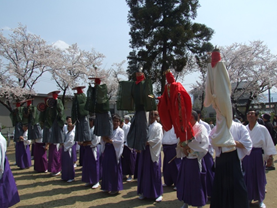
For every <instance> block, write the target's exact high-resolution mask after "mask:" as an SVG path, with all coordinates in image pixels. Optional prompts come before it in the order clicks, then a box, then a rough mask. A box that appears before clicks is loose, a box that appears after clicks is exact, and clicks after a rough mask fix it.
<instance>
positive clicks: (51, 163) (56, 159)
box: [47, 144, 62, 176]
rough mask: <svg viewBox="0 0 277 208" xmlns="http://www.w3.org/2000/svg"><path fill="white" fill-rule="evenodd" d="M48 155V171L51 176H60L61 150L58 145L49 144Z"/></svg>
mask: <svg viewBox="0 0 277 208" xmlns="http://www.w3.org/2000/svg"><path fill="white" fill-rule="evenodd" d="M47 148H49V153H48V171H49V172H51V174H52V176H58V175H60V174H61V153H62V148H60V144H49V147H47Z"/></svg>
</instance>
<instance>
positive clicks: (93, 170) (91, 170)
mask: <svg viewBox="0 0 277 208" xmlns="http://www.w3.org/2000/svg"><path fill="white" fill-rule="evenodd" d="M95 148H97V149H98V147H97V146H96V147H95ZM99 156H100V154H99V149H98V150H97V160H95V158H94V155H93V150H92V148H91V147H90V146H85V153H84V160H83V170H82V181H83V182H85V183H88V184H96V183H98V182H99V180H100V161H99Z"/></svg>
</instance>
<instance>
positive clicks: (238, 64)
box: [221, 40, 277, 117]
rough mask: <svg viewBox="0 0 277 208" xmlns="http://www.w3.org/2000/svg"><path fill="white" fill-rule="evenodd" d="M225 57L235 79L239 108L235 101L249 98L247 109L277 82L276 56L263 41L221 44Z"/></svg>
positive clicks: (233, 95) (234, 86)
mask: <svg viewBox="0 0 277 208" xmlns="http://www.w3.org/2000/svg"><path fill="white" fill-rule="evenodd" d="M221 54H222V58H223V60H225V61H226V68H227V70H228V72H229V76H230V81H231V83H232V103H233V105H234V108H235V109H236V108H237V106H236V105H237V103H236V101H237V100H239V99H241V98H246V99H247V103H246V109H245V112H244V113H243V114H244V115H241V116H244V117H245V113H246V112H247V111H248V109H249V107H250V104H251V102H252V101H253V100H254V99H255V98H257V97H258V96H259V95H261V94H262V93H263V92H265V91H267V90H268V89H269V88H271V87H273V86H275V87H276V86H277V82H276V81H277V80H276V79H277V78H276V73H277V56H276V55H273V54H271V52H270V50H269V49H268V47H267V46H266V45H265V44H264V43H263V42H262V41H259V40H258V41H252V42H250V43H249V44H238V43H234V44H232V45H230V46H227V47H223V48H221Z"/></svg>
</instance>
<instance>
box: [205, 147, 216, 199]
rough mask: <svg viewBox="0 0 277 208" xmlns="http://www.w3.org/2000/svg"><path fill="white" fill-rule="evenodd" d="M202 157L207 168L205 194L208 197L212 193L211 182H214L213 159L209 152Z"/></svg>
mask: <svg viewBox="0 0 277 208" xmlns="http://www.w3.org/2000/svg"><path fill="white" fill-rule="evenodd" d="M203 159H204V163H205V165H206V169H207V175H206V185H207V195H208V196H209V197H210V196H211V195H212V188H213V182H214V171H213V168H214V159H213V157H212V155H211V154H210V153H209V152H208V153H207V154H206V155H205V156H204V158H203Z"/></svg>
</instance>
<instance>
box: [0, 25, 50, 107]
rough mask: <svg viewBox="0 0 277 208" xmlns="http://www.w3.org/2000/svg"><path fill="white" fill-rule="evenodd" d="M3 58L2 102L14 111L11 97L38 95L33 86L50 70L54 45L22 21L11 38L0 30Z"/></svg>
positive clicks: (1, 78) (0, 77)
mask: <svg viewBox="0 0 277 208" xmlns="http://www.w3.org/2000/svg"><path fill="white" fill-rule="evenodd" d="M0 57H1V59H2V62H1V73H0V80H1V84H0V87H1V89H0V98H1V99H0V103H1V104H3V105H4V106H5V107H6V108H7V109H8V110H9V111H12V108H13V105H12V100H22V99H24V98H28V96H31V95H35V91H34V85H35V84H36V83H37V82H38V80H39V78H40V77H41V76H42V75H43V74H44V73H45V72H46V71H49V69H50V68H49V67H48V63H49V62H50V61H51V59H53V58H54V57H53V48H52V47H51V45H48V44H47V43H46V41H45V40H43V39H42V38H41V37H39V36H37V35H35V34H32V33H29V32H28V31H27V27H26V26H22V25H21V24H19V27H17V28H15V29H12V30H11V34H9V36H8V37H5V36H4V35H3V33H2V31H1V32H0Z"/></svg>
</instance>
